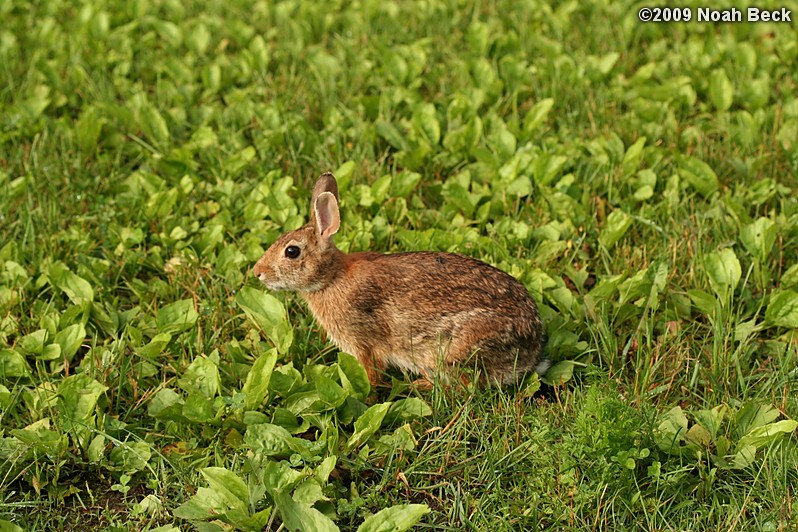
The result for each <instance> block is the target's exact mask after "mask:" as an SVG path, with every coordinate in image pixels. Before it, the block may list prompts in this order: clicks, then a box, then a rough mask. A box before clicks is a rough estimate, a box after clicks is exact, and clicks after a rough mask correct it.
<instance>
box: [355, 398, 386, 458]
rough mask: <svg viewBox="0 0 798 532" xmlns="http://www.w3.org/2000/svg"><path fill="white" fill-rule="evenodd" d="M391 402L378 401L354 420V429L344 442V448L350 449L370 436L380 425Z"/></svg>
mask: <svg viewBox="0 0 798 532" xmlns="http://www.w3.org/2000/svg"><path fill="white" fill-rule="evenodd" d="M390 407H391V403H380V404H376V405H374V406H372V407H370V408H369V409H368V410H366V411H365V412H364V413H363V415H362V416H360V417H359V418H357V419H356V420H355V430H354V432H353V433H352V435H351V436H350V437H349V440H347V442H346V449H347V450H352V449H354V448H355V447H357V446H359V445H360V444H362V443H365V442H366V441H367V440H368V439H369V438H371V437H372V436H373V435H374V434H375V433H376V432H377V431H378V430H380V426H381V425H382V420H383V419H384V418H385V414H387V413H388V410H389V409H390Z"/></svg>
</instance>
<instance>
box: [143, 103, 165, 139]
mask: <svg viewBox="0 0 798 532" xmlns="http://www.w3.org/2000/svg"><path fill="white" fill-rule="evenodd" d="M139 124H140V125H141V129H142V131H144V133H145V134H146V135H147V137H148V138H149V139H150V141H151V142H152V143H153V144H155V145H156V146H158V147H160V148H163V147H165V146H166V144H167V143H168V142H169V137H170V133H169V126H167V125H166V120H164V117H163V115H161V113H160V112H158V109H156V108H155V107H153V106H152V105H150V104H146V105H143V106H142V107H141V109H139Z"/></svg>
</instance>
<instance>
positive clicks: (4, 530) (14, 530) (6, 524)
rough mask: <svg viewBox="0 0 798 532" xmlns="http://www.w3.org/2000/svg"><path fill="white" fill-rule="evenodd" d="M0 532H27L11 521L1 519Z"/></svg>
mask: <svg viewBox="0 0 798 532" xmlns="http://www.w3.org/2000/svg"><path fill="white" fill-rule="evenodd" d="M0 532H25V531H24V529H23V528H21V527H20V526H19V525H15V524H14V523H12V522H11V521H6V520H5V519H0Z"/></svg>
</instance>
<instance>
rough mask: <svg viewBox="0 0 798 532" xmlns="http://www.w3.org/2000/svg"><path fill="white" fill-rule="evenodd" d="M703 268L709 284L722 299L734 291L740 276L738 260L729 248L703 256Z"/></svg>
mask: <svg viewBox="0 0 798 532" xmlns="http://www.w3.org/2000/svg"><path fill="white" fill-rule="evenodd" d="M704 269H705V270H706V272H707V275H708V276H709V284H710V286H711V287H712V289H713V290H714V291H715V293H716V294H717V295H718V297H720V298H721V300H722V301H725V300H726V299H727V298H728V297H729V296H730V295H731V294H733V293H734V290H735V289H736V288H737V284H738V283H739V282H740V277H741V276H742V269H741V268H740V261H739V260H738V259H737V255H736V254H735V253H734V250H732V249H730V248H726V249H723V250H721V251H720V252H715V253H710V254H709V255H707V256H706V257H704Z"/></svg>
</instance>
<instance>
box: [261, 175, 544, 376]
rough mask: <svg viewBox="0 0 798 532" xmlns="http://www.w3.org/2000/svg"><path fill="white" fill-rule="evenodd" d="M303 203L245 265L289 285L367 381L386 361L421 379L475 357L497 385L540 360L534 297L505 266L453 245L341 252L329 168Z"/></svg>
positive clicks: (277, 284) (267, 280)
mask: <svg viewBox="0 0 798 532" xmlns="http://www.w3.org/2000/svg"><path fill="white" fill-rule="evenodd" d="M311 213H312V214H311V220H310V222H309V223H308V224H307V225H305V226H304V227H302V228H300V229H297V230H296V231H292V232H289V233H286V234H284V235H282V236H281V237H280V238H279V239H278V240H277V241H276V242H275V243H274V244H272V246H271V247H270V248H269V249H268V250H267V251H266V253H264V254H263V256H262V257H261V258H260V260H258V262H257V264H256V265H255V268H254V269H253V272H254V274H255V275H256V276H257V277H258V278H259V279H260V280H261V281H262V282H263V283H264V284H265V285H266V286H267V287H269V288H271V289H274V290H295V291H297V292H298V293H299V294H300V296H302V298H303V299H304V300H305V301H306V302H307V304H308V307H309V308H310V311H311V312H312V313H313V316H314V317H315V318H316V320H317V321H318V322H319V324H320V325H321V326H322V327H323V328H324V329H325V330H326V331H327V333H328V335H329V336H330V339H331V340H332V341H333V343H335V344H336V345H337V346H338V347H339V348H340V349H341V350H343V351H346V352H348V353H350V354H352V355H354V356H356V357H357V359H358V360H359V361H360V363H361V364H363V366H364V367H365V368H366V371H367V373H368V376H369V380H370V381H371V382H372V383H377V382H378V381H379V378H380V373H381V372H382V371H383V370H384V369H385V368H386V367H389V366H395V367H399V368H402V369H405V370H410V371H413V372H415V373H420V374H421V375H423V376H424V377H425V378H428V379H431V378H433V377H434V376H435V375H436V372H437V371H438V370H439V369H442V370H444V372H445V371H446V369H447V368H448V367H449V366H452V365H457V364H475V365H476V366H477V367H478V369H479V370H481V371H483V372H484V373H485V374H486V375H487V378H488V381H489V382H490V383H492V384H499V385H501V384H506V383H511V382H516V381H517V380H518V378H519V376H521V375H522V374H523V373H525V372H527V371H531V370H534V369H535V368H536V366H537V365H538V364H539V363H540V358H541V352H542V349H543V343H544V341H545V338H544V332H543V328H542V325H541V322H540V316H539V314H538V310H537V307H536V306H535V303H534V302H533V301H532V299H531V298H530V297H529V294H528V293H527V291H526V289H525V288H524V287H523V285H522V284H521V283H519V282H518V281H517V280H516V279H514V278H513V277H511V276H510V275H508V274H506V273H504V272H502V271H501V270H498V269H496V268H494V267H492V266H490V265H488V264H486V263H484V262H481V261H478V260H476V259H472V258H469V257H465V256H463V255H456V254H453V253H437V252H415V253H395V254H380V253H374V252H361V253H351V254H345V253H343V252H341V251H340V250H338V249H337V248H336V247H335V244H334V243H333V241H332V236H333V235H334V234H335V232H337V230H338V225H339V222H340V218H339V213H338V187H337V185H336V183H335V179H334V178H333V177H332V174H322V176H321V177H319V179H318V181H317V182H316V186H315V187H314V190H313V208H312V210H311ZM289 246H297V247H299V248H300V250H301V254H300V256H299V257H298V258H294V259H291V258H289V257H287V256H286V253H285V250H286V248H287V247H289ZM472 356H473V357H474V358H472ZM444 376H445V375H444Z"/></svg>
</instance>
